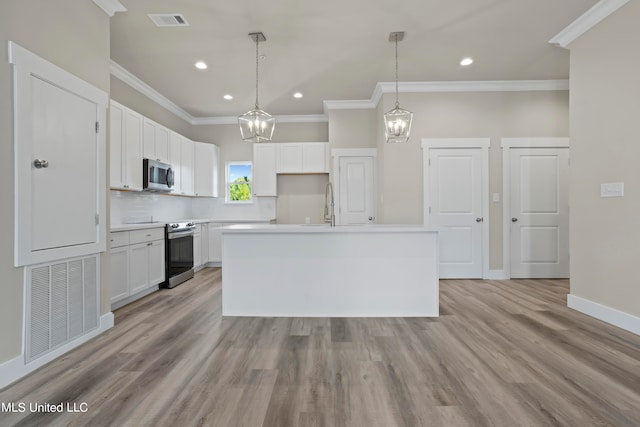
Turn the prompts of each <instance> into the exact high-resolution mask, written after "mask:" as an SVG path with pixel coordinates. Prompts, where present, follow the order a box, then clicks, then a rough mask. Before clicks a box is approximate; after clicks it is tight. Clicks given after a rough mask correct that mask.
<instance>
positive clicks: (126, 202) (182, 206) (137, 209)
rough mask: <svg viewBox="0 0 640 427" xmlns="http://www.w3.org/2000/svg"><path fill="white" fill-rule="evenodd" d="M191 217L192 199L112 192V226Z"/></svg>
mask: <svg viewBox="0 0 640 427" xmlns="http://www.w3.org/2000/svg"><path fill="white" fill-rule="evenodd" d="M190 217H191V199H190V198H188V197H180V196H170V195H168V194H159V193H149V192H139V193H138V192H132V191H116V190H112V191H111V224H126V223H132V222H145V221H151V220H153V221H161V222H167V221H171V220H175V219H182V218H185V219H187V218H190Z"/></svg>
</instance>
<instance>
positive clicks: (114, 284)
mask: <svg viewBox="0 0 640 427" xmlns="http://www.w3.org/2000/svg"><path fill="white" fill-rule="evenodd" d="M164 243H165V242H164V230H163V229H162V228H153V229H144V230H132V231H120V232H113V233H111V251H110V253H111V307H112V309H113V308H118V307H121V306H123V305H125V304H127V303H129V302H132V301H134V300H136V299H137V298H140V297H142V296H144V295H146V294H147V293H151V292H153V291H154V290H156V289H157V287H158V285H159V284H160V283H162V282H164V281H165V246H164Z"/></svg>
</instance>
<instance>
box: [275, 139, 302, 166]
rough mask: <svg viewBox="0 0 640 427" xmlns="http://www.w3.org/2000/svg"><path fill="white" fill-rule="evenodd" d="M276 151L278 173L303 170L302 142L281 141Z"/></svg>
mask: <svg viewBox="0 0 640 427" xmlns="http://www.w3.org/2000/svg"><path fill="white" fill-rule="evenodd" d="M276 151H277V154H278V161H277V172H278V173H300V172H302V144H297V143H287V144H285V143H281V144H278V146H277V149H276Z"/></svg>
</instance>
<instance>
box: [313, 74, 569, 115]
mask: <svg viewBox="0 0 640 427" xmlns="http://www.w3.org/2000/svg"><path fill="white" fill-rule="evenodd" d="M560 90H569V80H488V81H442V82H399V83H398V92H403V93H435V92H532V91H533V92H535V91H560ZM395 91H396V83H395V82H378V83H377V84H376V87H375V89H374V91H373V94H372V95H371V99H362V100H351V101H349V100H340V101H324V103H323V105H324V111H325V114H327V111H329V110H353V109H373V108H376V107H377V106H378V103H379V102H380V99H382V95H383V94H385V93H395Z"/></svg>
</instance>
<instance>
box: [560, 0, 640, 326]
mask: <svg viewBox="0 0 640 427" xmlns="http://www.w3.org/2000/svg"><path fill="white" fill-rule="evenodd" d="M639 17H640V3H639V2H636V1H634V2H629V3H627V4H626V5H625V6H623V7H622V8H621V9H619V10H618V11H617V12H615V13H614V14H612V15H611V16H609V17H608V18H607V19H605V20H604V21H603V22H601V23H600V24H598V25H597V26H596V27H594V28H592V29H591V30H589V31H588V32H587V33H585V34H584V35H583V36H581V37H580V38H579V39H577V40H576V41H574V42H573V43H572V44H571V46H570V48H571V138H572V140H571V216H570V221H571V243H570V247H571V294H573V295H576V296H578V297H581V298H585V299H587V300H590V301H593V302H596V303H598V304H602V305H605V306H607V307H611V308H614V309H617V310H620V311H623V312H625V313H629V314H631V315H633V316H640V303H639V301H640V285H639V284H638V270H637V264H638V259H639V255H640V250H639V249H638V242H640V215H639V212H640V187H639V185H638V184H639V183H640V167H638V159H640V143H639V141H638V135H640V121H639V118H640V102H639V101H638V100H639V99H640V59H638V57H637V55H635V53H636V52H637V51H638V40H640V27H639V26H638V18H639ZM607 182H624V183H625V188H624V197H622V198H609V199H607V198H600V184H601V183H607Z"/></svg>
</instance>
